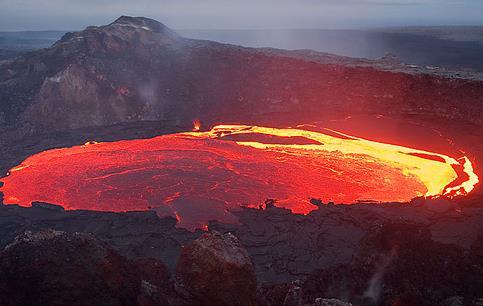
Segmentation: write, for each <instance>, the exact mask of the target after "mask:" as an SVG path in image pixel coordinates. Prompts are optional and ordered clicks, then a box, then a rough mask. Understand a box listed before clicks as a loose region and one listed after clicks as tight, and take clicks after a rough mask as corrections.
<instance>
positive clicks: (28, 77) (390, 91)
mask: <svg viewBox="0 0 483 306" xmlns="http://www.w3.org/2000/svg"><path fill="white" fill-rule="evenodd" d="M325 57H326V55H324V54H313V53H310V54H305V55H303V54H302V55H301V54H300V53H291V52H287V51H276V50H273V49H270V50H267V49H253V48H243V47H239V46H233V45H226V44H220V43H215V42H210V41H200V40H191V39H186V38H183V37H180V36H178V35H177V34H176V33H174V32H173V31H171V30H170V29H168V28H167V27H166V26H164V25H162V24H161V23H158V22H156V21H154V20H151V19H147V18H131V17H121V18H119V19H118V20H116V21H114V22H113V23H111V24H109V25H106V26H101V27H88V28H86V29H85V30H84V31H81V32H76V33H68V34H66V35H65V36H64V37H63V38H62V39H61V40H59V41H58V42H57V43H56V44H54V45H53V46H52V47H50V48H47V49H43V50H38V51H35V52H31V53H28V54H25V55H23V56H20V57H19V58H17V59H15V60H14V61H12V62H8V63H5V64H3V65H0V101H1V103H0V128H2V129H4V130H6V129H14V130H17V131H20V130H21V131H23V132H22V133H24V134H30V133H38V132H40V131H53V130H55V131H60V130H62V131H65V130H68V129H73V128H80V127H89V126H91V127H92V126H102V125H112V124H116V123H121V122H139V121H144V120H172V121H175V122H178V123H183V122H184V123H187V122H191V121H192V120H193V119H195V118H198V119H201V120H202V121H204V122H207V123H214V122H222V121H226V122H228V121H240V120H243V121H244V122H253V121H261V120H264V121H270V120H271V121H274V122H277V123H279V124H281V123H284V122H286V121H287V120H291V121H294V120H297V121H299V122H304V121H305V122H307V121H308V120H313V119H320V118H321V117H323V116H324V115H327V114H328V113H349V114H355V113H369V114H381V113H383V114H402V115H407V116H413V117H414V116H421V117H424V118H427V119H428V118H433V119H434V118H438V119H446V120H460V121H464V122H469V123H476V124H481V117H482V116H481V114H482V112H483V108H482V105H483V104H482V103H481V97H482V96H483V85H482V84H483V82H481V81H471V80H463V79H451V78H442V77H439V76H434V75H426V74H425V75H421V74H416V75H413V74H406V73H396V72H389V71H382V70H379V69H377V68H374V67H368V66H367V65H366V66H353V65H344V64H340V63H338V62H337V61H334V60H330V61H329V62H328V63H327V61H324V60H323V59H324V58H325ZM275 119H276V120H275Z"/></svg>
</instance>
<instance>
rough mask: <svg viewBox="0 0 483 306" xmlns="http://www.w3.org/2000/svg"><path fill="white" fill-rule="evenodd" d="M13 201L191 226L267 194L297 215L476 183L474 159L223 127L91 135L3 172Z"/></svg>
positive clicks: (316, 135) (324, 133) (319, 134)
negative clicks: (109, 137)
mask: <svg viewBox="0 0 483 306" xmlns="http://www.w3.org/2000/svg"><path fill="white" fill-rule="evenodd" d="M2 181H3V182H4V186H3V187H2V188H1V189H0V190H1V191H2V192H3V193H4V194H5V202H6V203H9V204H20V205H23V206H29V205H30V203H31V202H32V201H44V202H49V203H56V204H61V205H62V206H64V207H65V208H66V209H89V210H100V211H134V210H148V209H152V210H155V211H156V212H157V213H158V214H159V215H162V216H164V215H171V216H175V217H176V218H177V219H178V220H179V222H180V223H179V224H180V225H181V226H183V227H186V228H190V229H193V228H197V227H199V228H202V227H204V226H206V224H207V222H208V221H209V220H214V219H216V220H219V221H223V222H236V220H235V218H234V217H233V215H232V214H231V213H230V212H229V211H228V210H230V209H234V208H236V207H239V206H240V205H244V206H251V207H257V206H258V205H259V204H261V203H263V201H264V200H265V199H267V198H274V199H277V200H278V202H277V203H278V205H279V206H282V207H286V208H289V209H291V210H292V211H293V212H296V213H308V212H310V211H311V210H313V209H315V206H313V205H312V204H310V202H309V199H310V198H321V199H323V200H324V201H334V202H336V203H355V202H357V201H361V200H374V201H408V200H410V199H412V198H414V197H417V196H423V195H424V196H439V195H447V196H455V195H464V194H467V193H468V192H470V191H471V190H472V189H473V188H474V185H475V184H476V183H477V182H478V177H477V176H476V174H475V173H474V172H473V168H472V164H471V162H470V161H469V160H468V158H466V157H462V158H460V159H455V158H452V157H449V156H446V155H442V154H437V153H432V152H427V151H421V150H416V149H411V148H406V147H402V146H396V145H389V144H384V143H379V142H374V141H369V140H365V139H362V138H357V137H353V136H349V135H345V134H342V133H338V132H336V131H332V130H329V129H319V130H316V131H311V130H306V129H296V128H287V129H278V128H266V127H258V126H244V125H220V126H216V127H214V128H213V129H212V130H210V131H208V132H200V131H199V123H197V125H196V127H195V129H194V130H193V132H187V133H179V134H172V135H164V136H158V137H155V138H151V139H138V140H125V141H116V142H106V143H95V142H89V143H86V144H85V145H81V146H75V147H70V148H62V149H53V150H48V151H44V152H41V153H39V154H36V155H33V156H31V157H29V158H27V159H26V160H25V161H24V162H22V163H21V164H20V165H19V166H17V167H15V168H13V169H11V170H10V172H9V175H8V176H6V177H4V178H3V179H2Z"/></svg>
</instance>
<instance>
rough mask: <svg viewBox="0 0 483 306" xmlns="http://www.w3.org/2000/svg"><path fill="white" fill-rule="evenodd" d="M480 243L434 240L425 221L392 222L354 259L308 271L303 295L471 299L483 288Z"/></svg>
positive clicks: (411, 301)
mask: <svg viewBox="0 0 483 306" xmlns="http://www.w3.org/2000/svg"><path fill="white" fill-rule="evenodd" d="M479 245H481V239H479V240H477V241H476V242H475V244H474V247H473V248H471V249H470V251H469V252H465V250H464V249H463V248H461V247H457V246H455V245H450V244H444V243H440V242H435V241H433V240H432V239H431V234H430V232H429V231H428V230H427V229H426V228H424V227H422V226H417V225H415V224H409V223H405V222H388V223H385V224H383V225H379V226H376V227H374V228H373V229H372V230H371V231H369V232H368V233H367V235H366V236H365V237H364V238H363V239H362V241H361V243H360V246H359V248H358V251H357V252H356V254H355V256H354V257H353V258H352V260H351V262H350V263H349V264H345V265H340V266H338V267H334V268H329V269H324V270H321V271H319V272H315V273H313V274H312V275H311V276H309V277H308V278H307V280H306V281H305V283H304V285H303V286H304V294H305V295H306V296H307V298H308V299H309V300H310V299H311V298H313V297H316V296H335V297H339V298H345V299H349V300H350V301H351V302H353V303H355V304H356V305H360V304H362V305H438V304H439V303H441V302H442V301H444V300H446V299H448V298H450V297H453V296H462V297H463V299H464V300H465V303H466V304H468V303H470V302H471V301H472V300H474V299H475V298H478V296H479V295H481V292H483V282H482V281H481V280H480V279H481V275H482V274H481V267H482V265H483V257H479V258H476V257H475V253H476V254H478V251H475V250H476V249H477V248H478V246H479ZM479 278H480V279H479Z"/></svg>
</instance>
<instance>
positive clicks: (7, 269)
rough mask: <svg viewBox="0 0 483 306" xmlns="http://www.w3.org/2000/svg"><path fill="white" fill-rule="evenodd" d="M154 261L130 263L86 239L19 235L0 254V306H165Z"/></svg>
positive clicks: (164, 283)
mask: <svg viewBox="0 0 483 306" xmlns="http://www.w3.org/2000/svg"><path fill="white" fill-rule="evenodd" d="M172 292H173V291H172V282H171V280H170V274H169V272H168V271H167V269H166V268H165V267H164V265H163V264H162V263H161V262H160V261H157V260H145V261H142V262H139V261H138V262H135V261H130V260H128V259H126V258H124V257H123V256H121V255H119V254H118V253H117V252H115V251H114V250H113V249H111V248H110V247H108V246H107V245H105V244H104V243H102V242H100V241H98V240H96V239H95V238H94V237H93V236H91V235H88V234H78V233H75V234H67V233H65V232H60V231H54V230H44V231H40V232H25V233H24V234H23V235H20V236H18V237H17V238H16V239H15V241H14V242H13V243H11V244H10V245H8V246H7V247H6V248H5V249H4V250H3V252H1V253H0V304H1V305H2V306H3V305H6V306H8V305H167V304H168V300H172V297H171V296H170V295H171V294H172Z"/></svg>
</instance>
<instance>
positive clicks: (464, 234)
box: [0, 198, 483, 305]
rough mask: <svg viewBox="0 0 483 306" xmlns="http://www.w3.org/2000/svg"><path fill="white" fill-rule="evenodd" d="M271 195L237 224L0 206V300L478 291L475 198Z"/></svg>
mask: <svg viewBox="0 0 483 306" xmlns="http://www.w3.org/2000/svg"><path fill="white" fill-rule="evenodd" d="M272 204H273V203H272V202H271V201H268V202H267V203H266V205H265V206H264V207H262V209H242V210H241V211H239V212H236V215H237V217H238V219H239V224H220V223H218V222H215V221H213V222H211V223H210V225H209V228H208V231H207V232H203V231H201V230H198V231H195V232H189V231H187V230H184V229H181V228H176V220H175V219H173V218H159V217H157V216H156V215H155V214H154V213H152V212H129V213H105V212H92V211H64V210H63V209H62V208H61V207H59V206H55V205H51V204H46V203H34V204H33V207H31V208H23V207H19V206H15V205H2V206H0V248H1V249H3V251H2V252H1V253H0V275H1V276H0V277H1V278H0V297H1V298H0V300H1V301H2V303H3V304H1V303H0V304H1V305H14V304H15V305H16V304H18V301H20V303H21V304H22V302H25V303H24V304H28V301H32V299H34V300H35V301H39V303H40V304H44V305H46V304H48V305H52V304H59V305H60V304H71V305H72V304H76V303H77V302H78V303H80V304H83V305H85V304H86V303H87V304H90V301H93V300H96V301H99V303H101V304H105V305H116V304H120V305H121V304H129V305H134V304H138V305H304V304H308V305H345V304H343V303H352V304H353V305H472V304H473V305H479V304H478V303H479V301H480V300H479V299H480V298H483V294H482V293H483V277H482V276H483V222H482V221H483V201H481V199H479V198H467V199H465V200H464V201H460V203H459V204H456V203H450V202H445V201H442V200H434V201H422V200H420V201H414V203H411V204H404V205H403V204H380V205H374V204H372V205H371V204H363V205H356V206H344V205H322V206H320V208H319V209H318V210H316V211H314V212H312V213H310V214H309V215H307V216H303V215H294V214H292V213H290V212H289V211H288V210H285V209H280V208H277V207H276V206H274V205H272ZM333 298H337V299H338V300H330V299H333ZM5 301H7V302H5ZM75 301H77V302H75ZM342 301H344V302H342ZM337 303H339V304H337Z"/></svg>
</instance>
